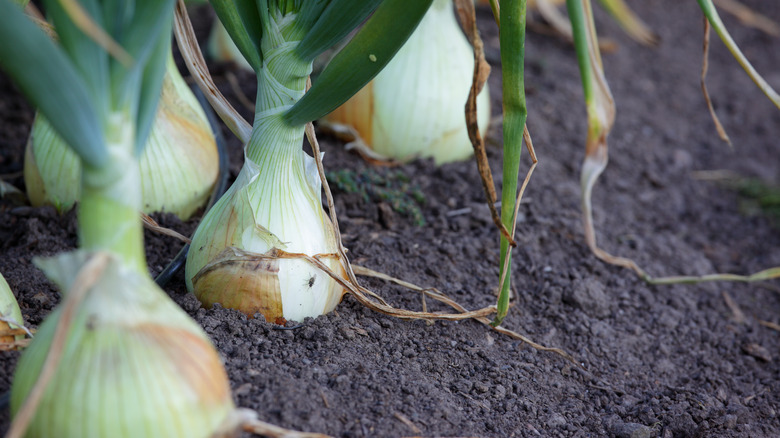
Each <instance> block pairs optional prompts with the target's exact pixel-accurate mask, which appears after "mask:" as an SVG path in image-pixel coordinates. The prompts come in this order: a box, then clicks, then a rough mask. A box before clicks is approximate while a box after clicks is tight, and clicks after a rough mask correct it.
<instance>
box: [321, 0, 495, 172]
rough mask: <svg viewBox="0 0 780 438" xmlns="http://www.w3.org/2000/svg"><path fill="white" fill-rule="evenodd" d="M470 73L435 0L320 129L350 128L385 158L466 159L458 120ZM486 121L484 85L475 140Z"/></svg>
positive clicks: (443, 6) (448, 7) (451, 18)
mask: <svg viewBox="0 0 780 438" xmlns="http://www.w3.org/2000/svg"><path fill="white" fill-rule="evenodd" d="M473 72H474V55H473V51H472V48H471V46H470V45H469V43H468V40H467V39H466V37H465V35H463V32H462V31H461V29H460V27H459V26H458V23H457V21H456V18H455V14H454V12H453V10H452V1H451V0H436V1H435V2H434V3H433V5H432V6H431V9H430V10H429V11H428V12H427V13H426V14H425V16H424V17H423V19H422V21H421V22H420V25H419V26H418V27H417V29H416V30H415V31H414V33H412V35H411V36H410V37H409V40H407V42H406V43H405V44H404V46H403V47H401V49H400V50H399V51H398V53H397V54H396V55H395V57H394V58H393V59H392V60H391V61H390V62H389V63H388V64H387V66H386V67H385V68H384V70H382V71H381V72H380V73H379V74H378V75H377V76H376V77H375V78H374V79H373V80H372V81H371V82H370V83H369V84H368V85H366V86H365V87H364V88H363V89H362V90H361V91H359V92H358V93H357V94H355V95H354V96H353V97H352V98H351V99H350V100H348V101H347V102H346V103H345V104H344V105H342V106H341V107H339V108H337V109H336V110H335V111H333V112H332V113H330V114H329V115H328V116H326V117H325V122H326V123H332V124H339V125H347V126H350V127H352V128H353V129H354V130H355V131H356V132H357V134H358V135H359V136H360V140H361V141H362V142H363V143H365V144H366V145H367V146H368V147H370V148H371V149H373V150H374V151H375V152H376V153H378V154H379V155H380V156H384V157H386V158H392V159H394V160H397V161H410V160H413V159H417V158H428V157H432V158H433V159H434V161H435V162H436V164H437V165H438V164H443V163H448V162H452V161H458V160H464V159H466V158H468V157H470V156H471V155H472V154H473V152H474V150H473V147H472V145H471V141H470V140H469V137H468V132H467V130H466V121H465V115H464V107H465V105H466V99H467V97H468V94H469V89H470V87H471V81H472V75H473ZM489 121H490V91H489V89H488V86H487V83H486V84H485V86H484V87H483V89H482V91H481V92H480V94H479V95H478V96H477V124H478V126H479V129H480V132H481V133H482V135H483V136H484V135H485V134H486V130H487V128H488V123H489Z"/></svg>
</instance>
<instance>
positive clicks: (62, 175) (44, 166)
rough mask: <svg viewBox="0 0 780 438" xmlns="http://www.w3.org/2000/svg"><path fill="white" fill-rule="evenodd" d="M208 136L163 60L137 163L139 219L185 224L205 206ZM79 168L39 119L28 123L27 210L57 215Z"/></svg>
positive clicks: (211, 154) (210, 152)
mask: <svg viewBox="0 0 780 438" xmlns="http://www.w3.org/2000/svg"><path fill="white" fill-rule="evenodd" d="M217 156H218V154H217V147H216V142H215V140H214V135H213V133H212V132H211V128H210V126H209V123H208V119H207V118H206V115H205V113H204V112H203V108H201V106H200V104H199V102H198V100H197V99H196V98H195V95H194V94H193V93H192V91H191V90H190V89H189V87H188V86H187V84H186V82H184V79H183V78H182V76H181V74H180V73H179V71H178V69H177V68H176V64H175V63H174V61H173V56H172V55H171V54H169V55H168V61H167V64H166V75H165V78H164V79H163V86H162V93H161V97H160V105H159V107H158V110H157V114H156V117H155V120H154V123H153V125H152V129H151V132H150V133H149V139H148V141H147V144H146V147H145V148H144V150H143V153H142V154H141V157H140V171H141V198H142V200H143V201H142V211H143V212H144V213H154V212H170V213H173V214H175V215H176V216H178V217H180V218H181V219H183V220H186V219H188V218H189V217H190V216H191V215H192V214H193V213H195V212H196V211H197V210H198V209H199V208H200V207H202V206H203V205H204V203H205V202H206V201H207V200H208V197H209V194H210V192H211V189H212V188H213V186H214V184H215V182H216V179H217V175H218V168H219V166H218V163H219V160H218V157H217ZM80 174H81V162H80V160H79V158H78V156H77V155H76V154H75V153H74V152H73V151H72V150H70V149H69V148H68V147H66V145H65V143H64V142H63V140H62V138H60V137H59V136H58V135H57V133H56V132H55V131H54V129H52V126H51V124H50V123H49V122H48V121H47V120H46V118H45V117H43V116H41V115H38V116H37V117H36V118H35V122H34V123H33V127H32V131H31V133H30V138H29V141H28V142H27V149H26V152H25V166H24V179H25V185H26V186H27V196H28V197H29V198H30V202H31V203H32V205H33V206H40V205H44V204H50V205H53V206H54V207H55V208H57V210H58V211H60V212H62V211H65V210H68V209H70V208H71V207H72V206H73V204H74V203H75V202H76V201H77V200H78V199H79V196H80V189H81V185H80Z"/></svg>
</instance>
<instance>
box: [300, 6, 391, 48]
mask: <svg viewBox="0 0 780 438" xmlns="http://www.w3.org/2000/svg"><path fill="white" fill-rule="evenodd" d="M381 2H382V0H333V1H332V2H331V3H330V4H329V5H328V6H327V7H326V8H325V10H324V11H323V12H322V14H321V15H320V16H319V17H318V18H317V20H316V22H315V23H314V25H313V27H312V28H311V30H309V32H308V33H307V34H306V36H305V37H304V39H303V40H302V41H301V42H300V43H299V44H298V47H297V48H296V51H297V52H298V56H300V57H301V59H303V60H305V61H307V62H310V61H312V60H314V58H316V57H317V56H319V55H320V54H321V53H322V52H324V51H325V50H327V49H328V48H329V47H331V46H333V45H334V44H336V43H337V42H339V41H341V40H342V39H343V38H344V37H346V36H347V35H348V34H349V33H350V32H352V30H353V29H355V28H356V27H357V26H358V25H359V24H360V23H362V22H363V20H365V19H366V18H367V17H368V16H369V15H371V13H372V12H374V11H375V10H376V8H377V7H379V4H380V3H381Z"/></svg>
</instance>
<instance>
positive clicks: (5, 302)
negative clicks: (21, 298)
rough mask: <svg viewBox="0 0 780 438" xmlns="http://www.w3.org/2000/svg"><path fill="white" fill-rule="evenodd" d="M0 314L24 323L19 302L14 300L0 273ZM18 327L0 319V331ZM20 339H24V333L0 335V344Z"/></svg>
mask: <svg viewBox="0 0 780 438" xmlns="http://www.w3.org/2000/svg"><path fill="white" fill-rule="evenodd" d="M0 316H2V317H4V318H10V319H11V320H13V321H16V322H18V323H24V321H23V320H22V311H21V309H19V303H17V302H16V298H15V297H14V294H13V292H11V288H10V287H9V286H8V283H7V282H6V281H5V278H4V277H3V275H2V274H0ZM18 328H19V327H18V326H16V325H14V324H9V323H8V322H6V321H0V332H3V331H6V330H10V329H18ZM21 339H24V335H16V336H10V335H9V336H0V345H2V344H10V343H12V342H14V341H18V340H21Z"/></svg>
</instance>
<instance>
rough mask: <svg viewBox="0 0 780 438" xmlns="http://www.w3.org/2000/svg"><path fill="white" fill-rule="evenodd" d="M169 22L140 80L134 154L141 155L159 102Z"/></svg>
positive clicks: (165, 60) (168, 44) (169, 31)
mask: <svg viewBox="0 0 780 438" xmlns="http://www.w3.org/2000/svg"><path fill="white" fill-rule="evenodd" d="M170 23H171V22H169V24H168V26H167V29H166V32H165V33H164V34H163V35H162V38H158V41H157V47H155V49H154V52H153V53H152V56H151V57H150V58H149V61H148V62H147V63H146V68H145V69H144V72H143V77H142V79H141V80H142V82H141V88H140V90H141V93H140V95H139V97H138V99H139V100H138V115H137V116H136V125H135V129H136V131H135V154H136V156H140V155H141V151H143V148H144V146H146V140H147V137H148V136H149V132H150V131H151V130H152V123H153V122H154V119H155V116H156V115H157V106H158V104H159V102H160V93H161V89H162V83H163V77H164V76H165V68H166V64H167V62H168V53H169V52H170V50H171V38H170V36H169V35H170V34H171V29H170Z"/></svg>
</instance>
